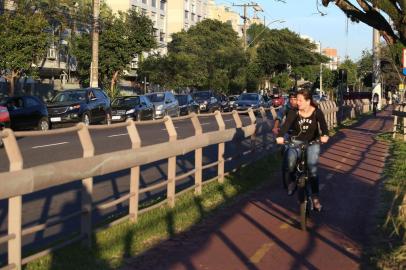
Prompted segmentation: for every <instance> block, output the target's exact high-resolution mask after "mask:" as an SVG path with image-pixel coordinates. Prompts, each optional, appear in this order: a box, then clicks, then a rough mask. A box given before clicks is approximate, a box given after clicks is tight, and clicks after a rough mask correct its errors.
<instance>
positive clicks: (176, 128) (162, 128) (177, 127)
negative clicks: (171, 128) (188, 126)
mask: <svg viewBox="0 0 406 270" xmlns="http://www.w3.org/2000/svg"><path fill="white" fill-rule="evenodd" d="M177 128H179V127H176V126H175V129H177ZM161 130H166V128H162V129H161Z"/></svg>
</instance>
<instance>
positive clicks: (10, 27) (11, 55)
mask: <svg viewBox="0 0 406 270" xmlns="http://www.w3.org/2000/svg"><path fill="white" fill-rule="evenodd" d="M0 25H1V28H2V29H1V31H0V70H5V71H8V72H9V73H10V74H9V75H10V79H11V80H14V79H15V78H16V77H18V76H20V75H21V73H22V72H23V71H24V72H28V73H29V72H31V70H32V69H33V64H37V62H38V61H39V60H41V59H42V58H43V57H44V56H45V54H46V47H47V34H46V33H45V32H44V29H45V28H46V27H47V26H48V24H47V21H46V20H45V18H44V16H43V15H42V14H41V13H40V12H35V13H34V12H32V11H31V10H24V9H19V8H17V9H16V11H15V12H6V13H5V14H3V15H1V16H0ZM13 90H14V89H11V91H10V92H11V93H10V94H11V95H12V94H13Z"/></svg>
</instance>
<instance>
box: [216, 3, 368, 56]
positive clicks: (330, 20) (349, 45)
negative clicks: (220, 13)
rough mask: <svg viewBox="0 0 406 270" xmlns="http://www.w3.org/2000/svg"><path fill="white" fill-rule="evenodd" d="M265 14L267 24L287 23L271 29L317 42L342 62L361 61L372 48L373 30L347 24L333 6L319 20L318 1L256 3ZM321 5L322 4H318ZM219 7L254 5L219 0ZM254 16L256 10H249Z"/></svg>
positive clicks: (354, 24) (238, 8)
mask: <svg viewBox="0 0 406 270" xmlns="http://www.w3.org/2000/svg"><path fill="white" fill-rule="evenodd" d="M254 2H255V3H257V4H259V5H260V6H261V7H262V9H263V10H264V12H260V13H257V14H258V17H260V18H263V17H264V16H265V21H267V22H271V21H274V20H284V21H285V22H284V23H282V24H280V23H272V24H270V25H269V27H270V28H285V27H287V28H289V29H290V30H292V31H294V32H296V33H299V34H300V35H306V36H309V37H311V38H313V39H314V40H315V41H319V42H321V46H322V48H326V47H329V48H336V49H337V50H338V54H339V56H340V57H341V59H344V58H345V56H346V55H348V56H349V57H350V58H351V59H353V60H358V59H359V58H360V57H361V54H362V51H363V50H364V49H368V50H370V49H371V48H372V28H371V27H369V26H367V25H365V24H363V23H353V22H351V21H349V22H348V32H347V31H346V29H347V27H346V26H347V17H346V16H345V15H344V13H343V12H342V11H341V10H340V9H339V8H338V7H336V6H335V5H334V3H330V5H329V6H328V8H324V7H323V6H320V7H319V10H320V11H321V12H323V13H326V15H325V16H320V14H318V13H317V8H316V0H284V2H286V3H283V2H282V1H278V0H257V1H254ZM319 2H321V1H319ZM216 3H217V4H221V5H225V6H230V7H232V4H233V3H234V4H238V5H240V4H244V3H251V1H242V0H234V2H233V0H216ZM232 9H233V10H234V11H236V12H238V13H239V14H242V12H243V8H242V7H232ZM250 11H251V12H250V13H249V14H250V15H251V16H252V15H253V13H252V11H253V9H252V8H251V9H250Z"/></svg>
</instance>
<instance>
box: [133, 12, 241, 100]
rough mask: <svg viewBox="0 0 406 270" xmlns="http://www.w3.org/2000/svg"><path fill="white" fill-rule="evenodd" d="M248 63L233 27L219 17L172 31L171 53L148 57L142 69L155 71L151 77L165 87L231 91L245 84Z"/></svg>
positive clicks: (169, 51)
mask: <svg viewBox="0 0 406 270" xmlns="http://www.w3.org/2000/svg"><path fill="white" fill-rule="evenodd" d="M245 67H246V58H245V54H244V50H243V48H242V43H241V40H240V39H239V38H238V35H237V33H236V32H235V31H234V30H233V29H232V27H231V26H230V25H229V24H227V23H222V22H220V21H217V20H204V21H202V22H200V23H197V24H196V25H194V26H192V27H190V28H189V29H188V30H187V31H185V30H182V31H181V32H178V33H175V34H173V35H172V41H171V42H170V43H169V44H168V55H167V56H164V57H159V58H155V59H147V60H146V62H145V63H144V64H142V67H141V70H142V72H143V73H148V74H153V73H156V74H155V75H153V76H150V81H154V82H155V83H162V84H163V85H164V86H166V87H170V88H182V87H193V88H198V89H215V90H217V91H221V92H228V91H229V90H230V89H231V88H239V87H242V84H245ZM242 74H243V75H242ZM152 77H155V78H154V80H151V78H152ZM159 78H165V79H166V81H163V80H162V79H159Z"/></svg>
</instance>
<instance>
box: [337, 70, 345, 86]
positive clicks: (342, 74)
mask: <svg viewBox="0 0 406 270" xmlns="http://www.w3.org/2000/svg"><path fill="white" fill-rule="evenodd" d="M338 80H339V81H340V82H341V83H345V84H346V83H347V70H346V69H339V70H338Z"/></svg>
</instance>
